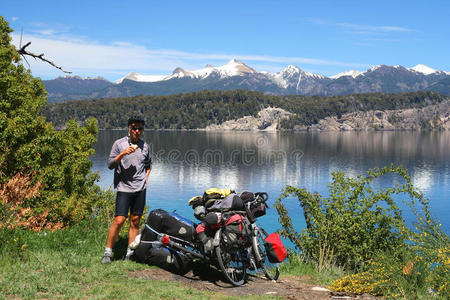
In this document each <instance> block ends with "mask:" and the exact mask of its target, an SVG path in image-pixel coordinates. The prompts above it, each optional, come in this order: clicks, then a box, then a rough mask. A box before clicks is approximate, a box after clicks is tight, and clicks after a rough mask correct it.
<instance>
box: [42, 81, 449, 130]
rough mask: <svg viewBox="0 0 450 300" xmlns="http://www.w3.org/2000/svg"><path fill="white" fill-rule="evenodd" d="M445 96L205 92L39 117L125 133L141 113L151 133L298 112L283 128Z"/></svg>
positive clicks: (55, 109)
mask: <svg viewBox="0 0 450 300" xmlns="http://www.w3.org/2000/svg"><path fill="white" fill-rule="evenodd" d="M445 99H446V97H445V96H442V95H440V94H438V93H435V92H412V93H400V94H381V93H370V94H355V95H345V96H332V97H322V96H273V95H267V94H263V93H260V92H254V91H245V90H233V91H218V90H203V91H199V92H195V93H184V94H177V95H170V96H135V97H125V98H109V99H95V100H78V101H65V102H62V103H50V104H47V105H46V106H45V107H44V108H43V110H42V112H41V114H42V115H43V116H45V117H46V118H47V121H49V122H52V123H53V124H54V125H55V127H56V128H62V127H64V124H65V123H66V122H67V121H69V120H71V119H75V120H77V121H78V122H80V123H82V124H84V122H85V121H86V120H88V119H89V117H95V118H96V119H97V120H98V126H99V128H100V129H116V128H126V124H127V123H126V122H127V118H128V116H130V115H135V114H141V115H143V116H145V118H146V120H147V124H146V127H147V128H150V129H199V128H205V127H206V126H208V125H211V124H220V123H222V122H225V121H228V120H233V119H238V118H241V117H244V116H249V115H252V116H256V115H257V113H258V112H259V111H260V110H261V109H263V108H266V107H269V106H271V107H279V108H283V109H285V110H287V111H289V112H291V113H294V115H293V116H291V118H290V119H289V120H285V121H284V122H283V123H282V125H281V126H282V129H292V128H293V127H294V126H295V125H311V124H316V123H317V122H318V121H319V120H321V119H323V118H325V117H329V116H336V115H338V116H339V115H342V114H345V113H349V112H356V111H367V110H374V109H376V110H392V109H405V108H421V107H424V106H427V105H431V104H436V103H439V102H442V101H443V100H445Z"/></svg>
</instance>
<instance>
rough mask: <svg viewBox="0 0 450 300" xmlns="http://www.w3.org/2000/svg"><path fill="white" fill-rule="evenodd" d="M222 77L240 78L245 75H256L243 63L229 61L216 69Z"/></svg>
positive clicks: (233, 60)
mask: <svg viewBox="0 0 450 300" xmlns="http://www.w3.org/2000/svg"><path fill="white" fill-rule="evenodd" d="M216 69H217V70H218V71H219V73H220V75H221V76H222V77H229V76H242V75H245V74H253V73H257V72H256V71H255V70H254V69H252V68H250V67H249V66H247V65H246V64H244V63H243V62H241V61H239V60H237V59H234V58H233V59H231V60H230V61H229V62H228V63H227V64H225V65H223V66H220V67H217V68H216Z"/></svg>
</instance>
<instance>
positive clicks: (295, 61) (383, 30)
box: [0, 0, 450, 80]
mask: <svg viewBox="0 0 450 300" xmlns="http://www.w3.org/2000/svg"><path fill="white" fill-rule="evenodd" d="M449 12H450V1H432V0H430V1H414V0H410V1H395V0H390V1H384V0H381V1H380V0H379V1H362V0H359V1H337V0H336V1H320V0H319V1H311V0H310V1H264V0H259V1H244V0H241V1H211V0H210V1H166V2H163V1H112V0H110V1H84V0H79V1H61V0H59V1H45V0H43V1H27V0H24V1H7V2H4V3H2V5H1V9H0V15H2V16H3V17H5V19H6V20H7V21H8V22H9V23H10V26H11V27H12V28H13V29H14V33H13V39H14V43H16V44H17V45H18V44H19V40H20V31H21V27H23V37H22V40H23V42H22V44H23V43H24V42H28V41H31V42H32V44H31V46H30V47H29V48H28V50H29V51H32V52H35V53H45V56H46V57H47V58H48V59H51V60H53V61H54V62H55V63H56V64H58V65H60V66H62V67H63V68H64V69H67V70H70V71H72V72H73V75H79V76H82V77H96V76H103V77H105V78H107V79H109V80H116V79H118V78H120V77H123V76H124V75H126V74H127V73H129V72H131V71H135V72H139V73H143V74H154V75H168V74H170V73H171V72H172V71H173V70H174V69H175V68H176V67H182V68H184V69H186V70H195V69H200V68H203V67H204V66H205V65H206V64H211V65H216V66H219V65H223V64H225V63H226V62H227V61H229V60H230V59H232V58H236V59H239V60H241V61H243V62H244V63H246V64H247V65H249V66H251V67H253V68H254V69H256V70H257V71H268V72H278V71H280V70H282V69H283V68H284V67H286V66H288V65H291V64H292V65H296V66H298V67H300V68H301V69H303V70H306V71H309V72H313V73H318V74H322V75H326V76H331V75H335V74H337V73H340V72H344V71H348V70H359V71H364V70H366V69H368V68H370V67H373V66H375V65H379V64H386V65H402V66H404V67H413V66H415V65H417V64H425V65H427V66H429V67H431V68H433V69H438V70H444V71H450V59H449V53H450V18H449V17H448V14H449ZM28 61H29V63H30V66H31V70H32V72H33V75H35V76H39V77H41V78H42V79H51V78H55V77H57V76H64V75H65V74H64V73H62V72H61V71H59V70H57V69H55V68H52V67H50V66H48V65H46V64H44V63H41V62H35V61H34V60H33V59H28Z"/></svg>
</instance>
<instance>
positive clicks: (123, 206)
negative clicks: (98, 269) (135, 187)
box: [102, 192, 130, 264]
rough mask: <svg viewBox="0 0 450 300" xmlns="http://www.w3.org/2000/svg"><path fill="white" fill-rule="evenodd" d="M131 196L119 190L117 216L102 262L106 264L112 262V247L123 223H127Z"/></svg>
mask: <svg viewBox="0 0 450 300" xmlns="http://www.w3.org/2000/svg"><path fill="white" fill-rule="evenodd" d="M129 197H130V195H129V193H124V192H117V196H116V208H115V217H114V221H113V223H112V224H111V227H110V228H109V230H108V237H107V238H106V248H105V253H104V254H103V258H102V263H104V264H106V263H110V262H111V254H112V248H113V247H114V244H115V243H116V241H117V237H118V236H119V233H120V229H122V226H123V223H125V220H126V219H127V217H128V209H129V206H130V204H129Z"/></svg>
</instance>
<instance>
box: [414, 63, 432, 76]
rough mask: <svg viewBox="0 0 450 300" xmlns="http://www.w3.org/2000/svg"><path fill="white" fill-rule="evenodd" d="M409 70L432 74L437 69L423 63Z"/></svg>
mask: <svg viewBox="0 0 450 300" xmlns="http://www.w3.org/2000/svg"><path fill="white" fill-rule="evenodd" d="M409 70H411V71H416V72H418V73H422V74H425V75H430V74H433V73H436V72H437V71H436V70H435V69H432V68H430V67H428V66H425V65H422V64H418V65H417V66H414V67H412V68H410V69H409Z"/></svg>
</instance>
